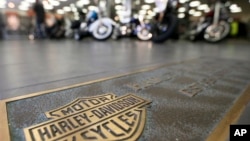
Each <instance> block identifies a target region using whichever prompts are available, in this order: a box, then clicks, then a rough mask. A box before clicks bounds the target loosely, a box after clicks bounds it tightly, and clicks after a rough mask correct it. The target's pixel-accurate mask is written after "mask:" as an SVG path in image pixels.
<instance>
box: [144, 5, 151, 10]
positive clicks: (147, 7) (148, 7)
mask: <svg viewBox="0 0 250 141" xmlns="http://www.w3.org/2000/svg"><path fill="white" fill-rule="evenodd" d="M142 9H144V10H148V9H150V5H143V6H142Z"/></svg>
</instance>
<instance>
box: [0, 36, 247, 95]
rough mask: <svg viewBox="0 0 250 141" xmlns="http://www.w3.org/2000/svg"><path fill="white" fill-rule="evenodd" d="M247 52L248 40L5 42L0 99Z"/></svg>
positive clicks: (0, 47)
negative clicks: (164, 65) (158, 67)
mask: <svg viewBox="0 0 250 141" xmlns="http://www.w3.org/2000/svg"><path fill="white" fill-rule="evenodd" d="M249 52H250V47H249V42H247V41H226V42H222V43H219V44H207V43H204V42H197V43H192V42H188V41H179V42H175V41H167V42H165V43H164V44H153V43H151V42H141V41H137V40H130V39H122V40H119V41H113V40H109V41H107V42H96V41H94V40H92V39H84V40H82V41H80V42H77V41H73V40H58V41H57V40H52V41H51V40H43V41H29V40H15V41H11V40H10V41H1V42H0V78H1V79H0V93H1V94H0V99H6V98H11V97H16V96H20V95H25V94H28V93H33V92H37V91H42V90H47V89H53V88H57V87H62V86H67V85H72V84H75V83H79V82H83V81H89V80H94V79H97V78H103V77H107V76H112V75H115V74H121V73H125V72H129V71H133V70H138V69H141V68H146V67H151V66H155V65H158V64H166V63H170V62H178V61H183V60H189V59H194V58H198V57H201V56H212V57H221V58H229V59H236V60H250V55H249Z"/></svg>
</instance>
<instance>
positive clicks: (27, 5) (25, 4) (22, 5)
mask: <svg viewBox="0 0 250 141" xmlns="http://www.w3.org/2000/svg"><path fill="white" fill-rule="evenodd" d="M20 6H21V7H29V6H30V3H29V2H27V1H22V2H21V4H20Z"/></svg>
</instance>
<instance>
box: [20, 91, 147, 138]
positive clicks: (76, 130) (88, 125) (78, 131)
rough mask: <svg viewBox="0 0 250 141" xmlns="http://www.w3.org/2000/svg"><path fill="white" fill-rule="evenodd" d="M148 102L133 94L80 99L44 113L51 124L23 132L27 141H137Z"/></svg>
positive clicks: (37, 126)
mask: <svg viewBox="0 0 250 141" xmlns="http://www.w3.org/2000/svg"><path fill="white" fill-rule="evenodd" d="M149 103H150V101H147V100H145V99H142V98H140V97H138V96H136V95H134V94H127V95H124V96H121V97H116V95H114V94H112V93H110V94H104V95H100V96H95V97H89V98H79V99H77V100H75V101H73V102H72V103H69V104H67V105H65V106H63V107H60V108H58V109H55V110H52V111H49V112H46V113H45V114H46V116H47V117H48V118H50V119H51V120H49V121H46V122H44V123H41V124H38V125H34V126H31V127H28V128H25V129H24V133H25V137H26V140H27V141H55V140H56V141H83V140H84V141H85V140H87V141H94V140H97V141H111V140H112V141H118V140H123V141H124V140H136V139H138V137H139V136H140V135H141V133H142V131H143V127H144V124H145V121H146V109H145V105H147V104H149Z"/></svg>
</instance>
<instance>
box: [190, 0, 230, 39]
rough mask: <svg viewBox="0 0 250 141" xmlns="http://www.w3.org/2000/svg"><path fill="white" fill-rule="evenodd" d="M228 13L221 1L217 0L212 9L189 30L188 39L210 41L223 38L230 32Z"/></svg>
mask: <svg viewBox="0 0 250 141" xmlns="http://www.w3.org/2000/svg"><path fill="white" fill-rule="evenodd" d="M228 15H229V14H228V11H227V10H226V8H225V7H224V5H223V3H222V2H221V1H217V2H216V3H215V6H214V10H211V11H210V12H208V13H207V14H206V15H205V17H203V18H201V19H200V21H199V22H198V24H197V26H196V27H194V29H192V30H191V31H190V32H189V39H190V40H191V41H195V40H197V39H199V38H203V39H205V40H206V41H208V42H212V43H215V42H219V41H221V40H223V39H225V38H226V37H227V36H228V35H229V33H230V23H229V22H228V19H229V16H228Z"/></svg>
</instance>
